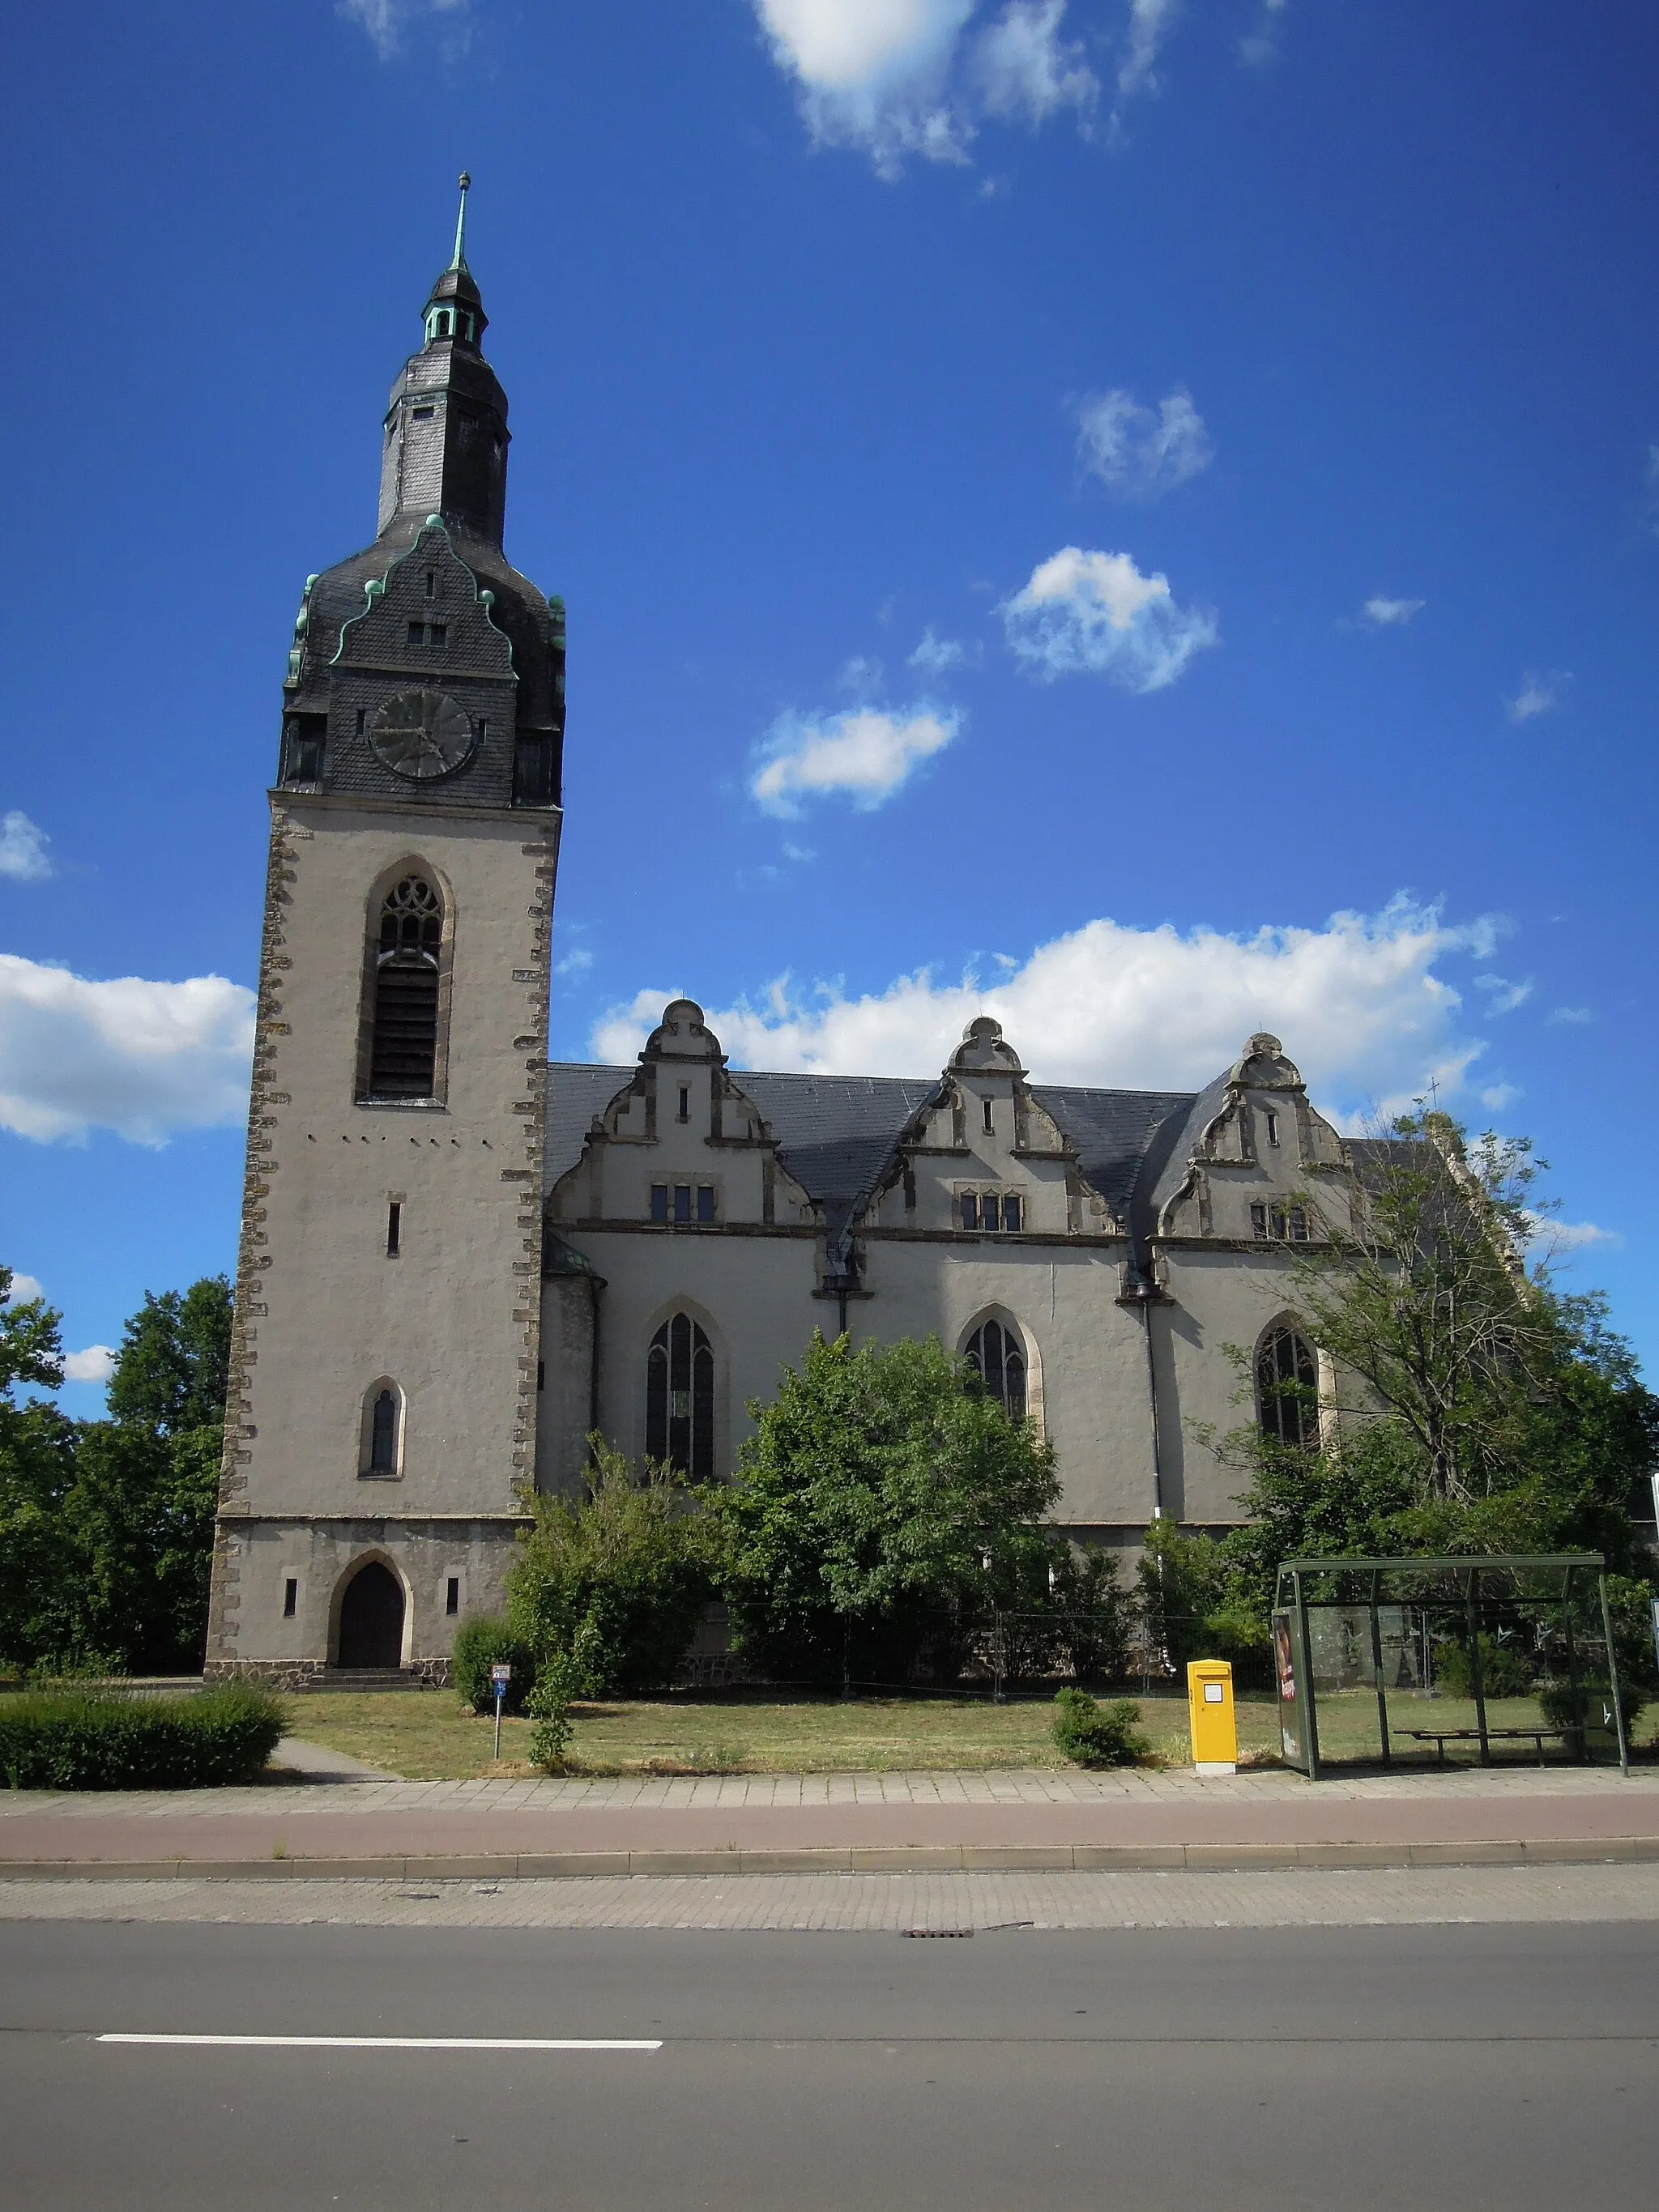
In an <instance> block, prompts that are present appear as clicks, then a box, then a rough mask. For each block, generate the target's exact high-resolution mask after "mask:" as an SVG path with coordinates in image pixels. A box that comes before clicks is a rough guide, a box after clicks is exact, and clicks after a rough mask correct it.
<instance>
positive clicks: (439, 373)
mask: <svg viewBox="0 0 1659 2212" xmlns="http://www.w3.org/2000/svg"><path fill="white" fill-rule="evenodd" d="M460 185H461V204H460V210H459V214H458V216H456V220H455V251H454V252H453V254H452V255H451V257H450V260H449V264H448V266H447V268H445V269H444V270H441V272H440V274H439V276H438V277H437V280H436V281H435V283H434V284H433V287H432V289H431V290H430V291H429V292H428V295H427V301H426V306H425V307H424V309H423V310H422V320H423V322H424V324H425V327H426V343H425V344H424V345H423V346H422V348H421V350H420V351H419V352H418V353H417V354H415V355H413V356H411V357H410V360H409V362H407V363H406V364H405V366H404V373H403V374H402V376H400V377H399V378H398V383H397V385H396V386H395V387H394V389H393V391H392V404H391V406H390V408H389V409H388V410H387V413H386V441H385V444H384V446H383V447H382V449H381V456H380V528H381V530H382V531H384V530H386V529H387V528H389V527H390V526H391V525H392V523H393V522H394V521H397V520H400V519H404V518H407V517H410V516H411V515H412V516H415V517H416V518H418V520H421V521H422V522H423V521H424V520H426V517H427V516H428V514H441V515H442V516H443V518H444V520H445V521H446V522H449V523H453V524H454V525H456V526H459V528H461V529H462V530H464V531H468V532H471V533H472V534H473V535H474V536H476V537H478V538H483V539H485V540H486V541H487V542H488V543H489V544H493V545H499V544H501V521H502V516H503V513H504V511H505V507H506V501H507V395H506V393H505V392H503V391H502V390H501V386H500V384H499V383H497V381H496V380H495V371H494V370H493V369H492V368H490V366H489V362H486V361H485V359H484V357H483V353H482V351H481V350H480V348H481V344H482V341H483V334H484V331H485V328H486V326H487V325H488V323H489V317H488V316H487V315H486V314H485V313H484V307H483V295H482V294H481V293H480V291H479V289H478V286H477V279H476V278H475V277H474V276H473V274H472V271H471V270H470V269H469V268H468V267H467V264H466V203H467V195H468V193H469V192H470V191H471V185H472V179H471V177H470V176H468V175H467V173H466V172H465V170H463V171H462V172H461V179H460Z"/></svg>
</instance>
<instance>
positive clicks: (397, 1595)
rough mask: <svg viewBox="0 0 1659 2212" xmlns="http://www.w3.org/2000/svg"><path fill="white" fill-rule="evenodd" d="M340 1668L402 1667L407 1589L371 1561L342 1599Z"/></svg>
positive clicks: (382, 1566)
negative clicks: (405, 1591)
mask: <svg viewBox="0 0 1659 2212" xmlns="http://www.w3.org/2000/svg"><path fill="white" fill-rule="evenodd" d="M335 1663H336V1664H337V1666H340V1667H376V1668H387V1667H401V1666H402V1665H403V1663H404V1588H403V1584H402V1583H400V1582H399V1581H398V1577H397V1576H396V1575H394V1574H393V1573H392V1570H391V1568H390V1567H388V1566H386V1565H383V1564H382V1562H381V1561H380V1560H379V1559H370V1560H368V1561H367V1562H366V1563H365V1565H362V1566H361V1567H359V1568H358V1570H357V1571H356V1574H355V1575H353V1577H351V1580H350V1581H349V1583H347V1584H346V1586H345V1590H344V1594H343V1595H342V1597H341V1599H340V1656H339V1658H338V1659H337V1661H336V1662H335Z"/></svg>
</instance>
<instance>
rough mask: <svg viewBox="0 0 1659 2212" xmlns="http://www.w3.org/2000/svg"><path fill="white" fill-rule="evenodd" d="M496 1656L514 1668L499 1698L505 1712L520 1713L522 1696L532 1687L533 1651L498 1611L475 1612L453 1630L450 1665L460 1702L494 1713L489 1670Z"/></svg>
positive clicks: (533, 1683)
mask: <svg viewBox="0 0 1659 2212" xmlns="http://www.w3.org/2000/svg"><path fill="white" fill-rule="evenodd" d="M498 1659H504V1660H505V1661H506V1662H507V1665H508V1666H509V1667H510V1668H512V1669H513V1673H512V1676H511V1678H510V1679H509V1680H508V1682H507V1695H506V1697H505V1698H504V1699H502V1701H501V1710H502V1711H504V1712H509V1713H521V1712H522V1711H524V1708H525V1699H526V1698H527V1697H528V1696H529V1694H530V1692H531V1691H532V1689H533V1688H534V1687H535V1682H536V1655H535V1653H534V1652H533V1651H532V1650H531V1649H530V1646H529V1645H528V1644H526V1642H525V1641H524V1639H523V1638H522V1637H520V1636H519V1635H518V1634H517V1633H516V1632H515V1631H514V1629H513V1624H512V1622H511V1621H509V1620H503V1619H502V1618H501V1615H500V1614H499V1613H474V1614H472V1616H471V1618H470V1619H469V1620H464V1621H463V1622H462V1623H461V1625H460V1626H459V1628H458V1629H457V1630H456V1631H455V1641H454V1644H453V1645H452V1646H451V1649H450V1666H451V1669H452V1671H453V1674H454V1678H455V1687H456V1689H457V1690H458V1691H459V1693H460V1699H461V1703H462V1704H463V1705H470V1706H471V1708H472V1711H474V1712H475V1713H493V1712H494V1711H495V1688H494V1686H493V1685H492V1684H491V1682H490V1679H489V1670H490V1668H492V1667H493V1666H494V1665H495V1662H496V1661H497V1660H498Z"/></svg>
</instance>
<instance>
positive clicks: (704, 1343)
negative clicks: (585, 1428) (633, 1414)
mask: <svg viewBox="0 0 1659 2212" xmlns="http://www.w3.org/2000/svg"><path fill="white" fill-rule="evenodd" d="M645 1449H646V1456H647V1458H648V1459H654V1460H659V1461H662V1462H665V1463H666V1464H667V1465H668V1466H670V1467H672V1468H676V1469H677V1470H678V1473H680V1474H684V1475H687V1476H689V1477H690V1480H692V1481H693V1482H706V1481H707V1480H708V1478H709V1476H710V1475H712V1474H714V1350H713V1347H712V1346H710V1344H709V1341H708V1337H707V1335H706V1334H704V1332H703V1330H702V1328H700V1327H699V1326H698V1324H697V1323H696V1322H694V1321H693V1320H692V1318H691V1316H690V1314H683V1313H677V1314H673V1315H671V1316H670V1317H669V1319H668V1320H666V1321H665V1322H664V1323H663V1325H662V1327H661V1328H659V1330H658V1331H657V1333H656V1334H655V1335H654V1336H653V1338H652V1340H651V1349H650V1351H649V1352H648V1353H647V1355H646V1369H645Z"/></svg>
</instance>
